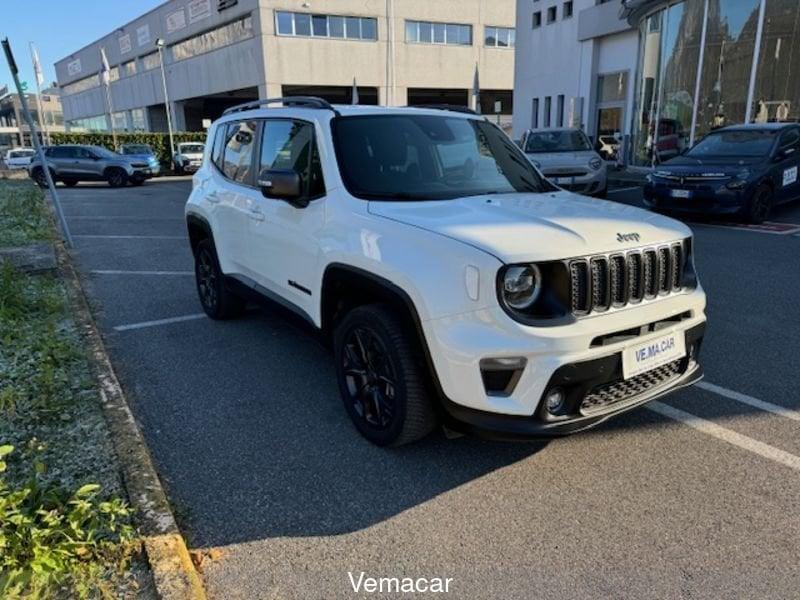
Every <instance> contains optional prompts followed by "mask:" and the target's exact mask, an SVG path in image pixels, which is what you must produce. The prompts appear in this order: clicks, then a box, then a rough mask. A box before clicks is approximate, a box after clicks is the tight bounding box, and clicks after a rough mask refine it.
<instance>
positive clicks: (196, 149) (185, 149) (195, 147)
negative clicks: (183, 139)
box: [179, 144, 204, 154]
mask: <svg viewBox="0 0 800 600" xmlns="http://www.w3.org/2000/svg"><path fill="white" fill-rule="evenodd" d="M179 149H180V152H182V153H183V154H202V153H203V150H204V146H203V144H181V145H180V147H179Z"/></svg>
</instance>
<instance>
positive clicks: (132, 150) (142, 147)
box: [120, 144, 153, 154]
mask: <svg viewBox="0 0 800 600" xmlns="http://www.w3.org/2000/svg"><path fill="white" fill-rule="evenodd" d="M120 153H121V154H153V149H152V148H151V147H150V146H148V145H147V144H133V145H130V146H123V147H122V148H121V149H120Z"/></svg>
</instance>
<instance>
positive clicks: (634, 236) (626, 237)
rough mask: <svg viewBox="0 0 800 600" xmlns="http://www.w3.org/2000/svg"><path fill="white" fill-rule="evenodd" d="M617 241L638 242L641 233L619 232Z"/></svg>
mask: <svg viewBox="0 0 800 600" xmlns="http://www.w3.org/2000/svg"><path fill="white" fill-rule="evenodd" d="M617 241H618V242H638V241H639V234H638V233H618V234H617Z"/></svg>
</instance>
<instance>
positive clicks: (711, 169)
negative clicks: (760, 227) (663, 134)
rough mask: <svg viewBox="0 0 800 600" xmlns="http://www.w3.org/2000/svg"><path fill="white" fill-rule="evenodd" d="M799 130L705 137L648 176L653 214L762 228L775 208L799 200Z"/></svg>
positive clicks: (786, 127)
mask: <svg viewBox="0 0 800 600" xmlns="http://www.w3.org/2000/svg"><path fill="white" fill-rule="evenodd" d="M798 166H800V125H798V124H796V123H765V124H751V125H740V126H734V127H725V128H723V129H718V130H716V131H713V132H711V133H709V134H708V135H707V136H706V137H704V138H703V139H702V140H701V141H700V142H699V143H697V144H696V145H695V146H693V147H692V148H691V149H690V150H688V151H686V152H684V153H683V154H681V155H680V156H676V157H675V158H673V159H671V160H668V161H666V162H664V163H662V164H661V165H659V166H658V167H657V168H656V169H655V171H654V172H653V173H652V174H650V175H648V178H647V184H646V185H645V188H644V201H645V204H646V205H647V206H648V207H650V208H653V209H655V210H659V211H664V212H674V213H686V214H695V215H720V216H726V215H727V216H733V217H736V218H740V219H743V220H745V221H748V222H750V223H761V222H763V221H764V220H765V219H766V218H767V217H768V216H769V213H770V210H771V209H772V207H773V206H775V205H777V204H782V203H784V202H789V201H791V200H796V199H798V198H800V180H798V173H797V170H798Z"/></svg>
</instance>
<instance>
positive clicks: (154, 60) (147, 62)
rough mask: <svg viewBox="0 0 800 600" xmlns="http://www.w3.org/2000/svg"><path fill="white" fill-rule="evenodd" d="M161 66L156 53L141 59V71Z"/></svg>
mask: <svg viewBox="0 0 800 600" xmlns="http://www.w3.org/2000/svg"><path fill="white" fill-rule="evenodd" d="M159 66H161V61H159V59H158V52H151V53H150V54H145V55H144V56H143V57H142V71H149V70H150V69H155V68H156V67H159Z"/></svg>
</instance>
